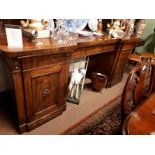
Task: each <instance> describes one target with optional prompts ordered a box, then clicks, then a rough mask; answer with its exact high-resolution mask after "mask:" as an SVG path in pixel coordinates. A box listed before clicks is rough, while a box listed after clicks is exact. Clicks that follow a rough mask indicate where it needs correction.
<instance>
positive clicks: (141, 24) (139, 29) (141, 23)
mask: <svg viewBox="0 0 155 155" xmlns="http://www.w3.org/2000/svg"><path fill="white" fill-rule="evenodd" d="M145 25H146V24H145V19H140V20H139V22H137V24H136V26H135V28H136V31H135V36H136V37H137V38H140V37H141V36H142V34H143V32H144V28H145Z"/></svg>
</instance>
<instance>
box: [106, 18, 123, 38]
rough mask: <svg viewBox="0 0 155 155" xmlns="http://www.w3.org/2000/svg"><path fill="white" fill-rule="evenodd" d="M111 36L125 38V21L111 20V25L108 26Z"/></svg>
mask: <svg viewBox="0 0 155 155" xmlns="http://www.w3.org/2000/svg"><path fill="white" fill-rule="evenodd" d="M107 27H108V31H109V35H110V36H113V37H114V38H122V37H123V36H124V34H125V33H124V31H123V30H124V29H125V24H124V21H123V22H122V20H120V19H117V20H113V19H112V20H111V23H110V24H109V23H108V24H107Z"/></svg>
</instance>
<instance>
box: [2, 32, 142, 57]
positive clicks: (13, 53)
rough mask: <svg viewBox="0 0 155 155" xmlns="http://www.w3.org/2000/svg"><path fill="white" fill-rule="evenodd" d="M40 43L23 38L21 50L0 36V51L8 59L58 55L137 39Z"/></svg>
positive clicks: (99, 38) (104, 38) (82, 38)
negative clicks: (78, 49) (11, 46)
mask: <svg viewBox="0 0 155 155" xmlns="http://www.w3.org/2000/svg"><path fill="white" fill-rule="evenodd" d="M37 40H38V41H40V42H42V44H40V45H39V44H34V43H33V42H31V41H29V40H28V39H27V38H24V37H23V48H10V47H8V46H7V39H6V35H5V34H4V35H1V36H0V51H1V52H2V53H3V54H5V55H6V56H8V57H23V56H28V55H40V54H50V53H60V52H69V51H73V50H75V49H77V48H82V47H88V46H98V45H104V44H113V43H118V42H122V43H131V42H132V41H133V42H135V41H138V40H139V39H137V38H136V39H135V38H134V39H130V40H121V39H113V38H112V39H111V38H110V39H109V38H108V37H107V36H106V35H103V37H94V38H93V39H91V38H89V37H79V39H78V43H77V44H74V45H73V44H67V45H64V46H62V45H59V44H56V43H55V42H54V41H53V40H52V39H51V38H44V39H37Z"/></svg>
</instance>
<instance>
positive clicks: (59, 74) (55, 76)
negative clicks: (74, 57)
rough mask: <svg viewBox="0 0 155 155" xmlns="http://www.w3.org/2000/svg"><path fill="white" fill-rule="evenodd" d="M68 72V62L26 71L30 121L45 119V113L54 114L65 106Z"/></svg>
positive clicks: (25, 82) (25, 81) (27, 105)
mask: <svg viewBox="0 0 155 155" xmlns="http://www.w3.org/2000/svg"><path fill="white" fill-rule="evenodd" d="M67 73H68V65H67V64H61V65H55V66H51V67H46V68H41V69H36V70H30V71H27V72H25V73H24V85H25V98H26V110H27V118H28V122H32V121H34V120H38V119H42V120H43V119H44V118H46V116H45V115H50V114H51V115H52V114H53V115H54V113H56V111H57V110H60V109H61V107H65V94H66V85H67V78H66V77H67V75H68V74H67ZM41 117H42V118H41ZM52 117H54V116H52ZM42 120H41V121H42Z"/></svg>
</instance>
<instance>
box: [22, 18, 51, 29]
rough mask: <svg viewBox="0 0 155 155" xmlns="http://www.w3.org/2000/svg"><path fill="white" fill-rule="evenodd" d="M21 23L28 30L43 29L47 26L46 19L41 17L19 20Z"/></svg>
mask: <svg viewBox="0 0 155 155" xmlns="http://www.w3.org/2000/svg"><path fill="white" fill-rule="evenodd" d="M21 25H22V26H23V27H24V28H28V29H30V30H45V28H46V27H47V26H48V21H46V20H42V19H27V20H26V22H25V21H24V20H21Z"/></svg>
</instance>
